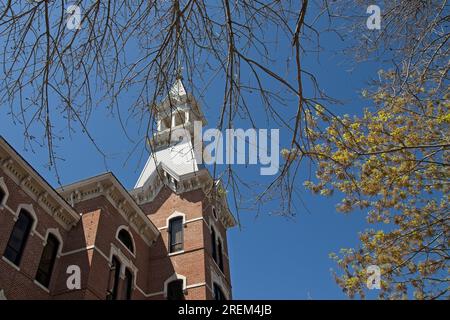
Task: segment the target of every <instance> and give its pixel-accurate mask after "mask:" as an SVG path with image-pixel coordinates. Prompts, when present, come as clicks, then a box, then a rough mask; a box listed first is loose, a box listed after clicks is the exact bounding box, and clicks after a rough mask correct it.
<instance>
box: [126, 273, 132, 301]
mask: <svg viewBox="0 0 450 320" xmlns="http://www.w3.org/2000/svg"><path fill="white" fill-rule="evenodd" d="M132 292H133V273H132V272H131V271H130V270H129V269H128V268H127V269H125V300H131V294H132Z"/></svg>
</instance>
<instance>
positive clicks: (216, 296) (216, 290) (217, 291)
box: [214, 283, 227, 300]
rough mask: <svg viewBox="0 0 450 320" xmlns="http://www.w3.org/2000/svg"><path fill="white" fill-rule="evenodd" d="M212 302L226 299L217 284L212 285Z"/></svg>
mask: <svg viewBox="0 0 450 320" xmlns="http://www.w3.org/2000/svg"><path fill="white" fill-rule="evenodd" d="M214 300H227V297H225V295H224V294H223V291H222V289H221V288H220V287H219V285H218V284H217V283H214Z"/></svg>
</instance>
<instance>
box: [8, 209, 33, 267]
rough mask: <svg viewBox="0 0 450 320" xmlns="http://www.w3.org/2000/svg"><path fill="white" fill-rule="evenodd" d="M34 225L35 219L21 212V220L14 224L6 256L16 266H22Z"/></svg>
mask: <svg viewBox="0 0 450 320" xmlns="http://www.w3.org/2000/svg"><path fill="white" fill-rule="evenodd" d="M32 224H33V218H32V217H31V215H30V214H29V213H28V212H27V211H25V210H20V213H19V218H18V219H17V221H16V223H15V224H14V227H13V230H12V232H11V236H10V237H9V240H8V244H7V245H6V249H5V253H4V256H5V258H7V259H8V260H9V261H11V262H12V263H14V264H15V265H16V266H18V265H19V264H20V259H21V258H22V254H23V250H24V249H25V244H26V243H27V239H28V236H29V234H30V231H31V226H32Z"/></svg>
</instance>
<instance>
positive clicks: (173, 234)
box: [169, 217, 183, 253]
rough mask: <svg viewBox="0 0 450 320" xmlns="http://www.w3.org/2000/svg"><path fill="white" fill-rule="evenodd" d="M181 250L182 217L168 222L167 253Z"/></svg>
mask: <svg viewBox="0 0 450 320" xmlns="http://www.w3.org/2000/svg"><path fill="white" fill-rule="evenodd" d="M181 250H183V217H175V218H172V219H170V221H169V253H172V252H177V251H181Z"/></svg>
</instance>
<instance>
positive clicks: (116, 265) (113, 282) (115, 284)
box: [106, 257, 120, 300]
mask: <svg viewBox="0 0 450 320" xmlns="http://www.w3.org/2000/svg"><path fill="white" fill-rule="evenodd" d="M119 279H120V261H119V259H117V258H116V257H113V258H112V262H111V269H110V272H109V287H108V293H107V296H106V299H107V300H117V293H118V289H119Z"/></svg>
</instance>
